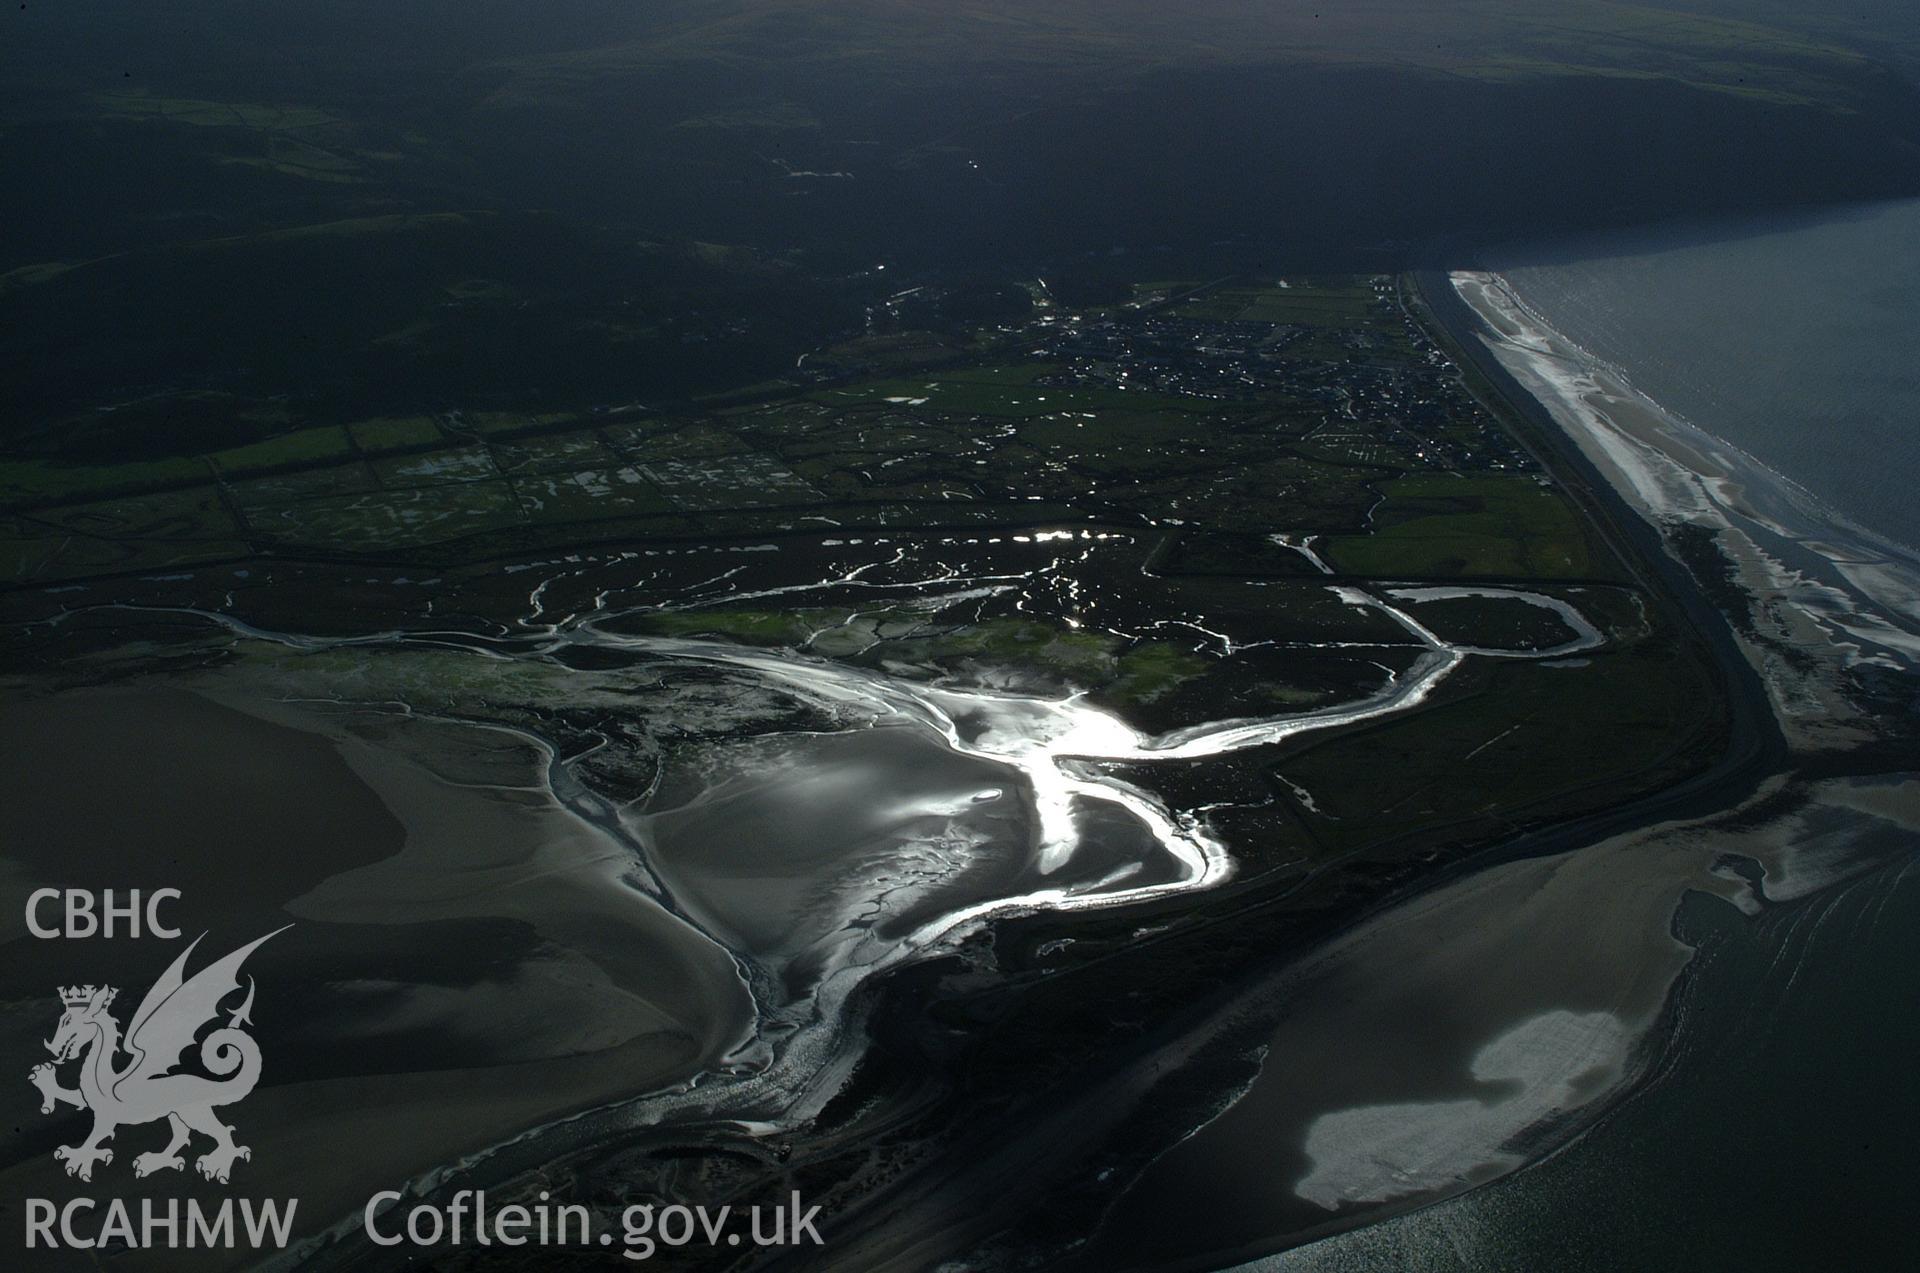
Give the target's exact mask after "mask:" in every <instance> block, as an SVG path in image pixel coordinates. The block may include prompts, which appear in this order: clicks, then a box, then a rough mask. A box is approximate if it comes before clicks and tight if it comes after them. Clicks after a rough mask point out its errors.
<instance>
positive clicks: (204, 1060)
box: [28, 928, 287, 1184]
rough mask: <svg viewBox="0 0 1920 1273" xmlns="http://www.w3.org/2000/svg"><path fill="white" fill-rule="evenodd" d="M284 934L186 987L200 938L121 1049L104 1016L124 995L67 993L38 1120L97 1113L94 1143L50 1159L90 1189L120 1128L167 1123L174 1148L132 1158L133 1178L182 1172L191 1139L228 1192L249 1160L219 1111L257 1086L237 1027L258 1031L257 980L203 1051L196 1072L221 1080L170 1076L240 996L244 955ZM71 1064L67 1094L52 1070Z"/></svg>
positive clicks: (210, 968) (38, 1069) (253, 1051)
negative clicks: (75, 1072) (75, 1111)
mask: <svg viewBox="0 0 1920 1273" xmlns="http://www.w3.org/2000/svg"><path fill="white" fill-rule="evenodd" d="M285 931H287V930H286V929H285V928H280V929H276V930H274V931H273V932H271V933H268V934H267V936H266V937H262V938H260V939H259V940H258V941H254V942H249V943H248V944H247V945H245V946H242V947H241V948H240V949H239V950H236V951H234V952H233V953H232V954H231V955H228V956H227V957H226V958H225V959H222V960H219V961H217V962H215V963H211V964H208V965H207V966H206V967H205V968H202V969H201V970H200V971H199V972H197V973H195V974H194V975H193V976H192V977H191V978H186V977H183V975H182V974H183V973H184V972H185V971H186V966H187V956H189V955H191V954H192V953H193V948H194V946H198V945H199V944H200V938H195V939H194V941H193V944H192V945H190V946H188V947H187V948H186V949H185V950H184V951H182V952H181V953H180V957H179V958H178V959H176V960H174V961H173V966H172V967H170V968H168V969H167V971H166V972H165V973H163V974H161V977H160V980H158V981H156V982H154V983H153V988H152V989H151V990H149V991H147V997H146V998H144V999H142V1000H141V1001H140V1007H139V1009H138V1010H136V1011H135V1012H134V1014H133V1019H132V1020H131V1021H129V1022H128V1023H127V1035H126V1039H125V1040H124V1041H122V1039H121V1037H120V1023H119V1022H117V1021H115V1020H114V1019H113V1016H112V1015H111V1014H110V1013H109V1012H108V1011H107V1009H108V1008H110V1007H112V1006H113V997H114V995H116V994H118V993H119V992H118V991H116V990H115V989H114V988H113V987H112V986H99V987H94V986H69V987H63V988H62V989H61V991H60V1001H61V1002H62V1003H63V1004H65V1005H66V1009H67V1010H66V1012H65V1013H64V1014H63V1015H62V1016H61V1018H60V1028H59V1029H57V1030H55V1031H54V1034H53V1038H52V1040H51V1041H49V1042H48V1044H47V1051H49V1052H51V1053H53V1061H52V1062H51V1063H43V1064H40V1065H36V1066H35V1067H34V1068H33V1071H32V1073H31V1074H29V1075H28V1078H29V1080H30V1081H31V1082H32V1083H33V1085H34V1086H35V1087H37V1088H39V1089H40V1095H41V1098H42V1099H41V1102H40V1112H41V1113H43V1114H51V1113H52V1112H53V1109H54V1106H56V1105H73V1106H77V1107H80V1108H84V1109H90V1110H92V1111H93V1132H92V1134H91V1135H89V1136H88V1137H87V1138H86V1140H85V1141H83V1142H81V1143H80V1144H78V1145H62V1146H61V1147H60V1148H58V1149H56V1150H54V1151H53V1156H54V1157H55V1158H57V1159H60V1160H61V1161H62V1162H65V1163H66V1164H67V1174H68V1175H69V1176H78V1177H80V1179H82V1180H91V1179H93V1165H94V1164H95V1163H110V1162H112V1161H113V1151H112V1150H111V1149H107V1148H105V1147H104V1144H103V1142H105V1141H107V1140H110V1139H112V1137H113V1133H114V1130H115V1129H116V1128H118V1127H121V1126H123V1125H127V1124H132V1123H151V1122H153V1121H155V1120H156V1119H161V1118H164V1119H166V1120H167V1122H168V1124H169V1125H170V1126H171V1127H172V1128H173V1139H172V1140H170V1141H169V1142H168V1143H167V1147H166V1148H165V1149H161V1150H156V1151H154V1152H151V1153H145V1154H141V1155H140V1156H138V1157H137V1158H135V1159H134V1160H133V1174H134V1175H136V1176H149V1175H152V1174H153V1173H154V1172H156V1171H178V1170H180V1169H181V1168H183V1167H184V1166H186V1162H185V1160H184V1159H183V1158H182V1157H181V1156H180V1151H181V1150H182V1149H184V1148H186V1146H187V1142H188V1141H189V1140H191V1139H192V1136H193V1133H194V1132H199V1133H201V1134H202V1135H205V1136H210V1137H212V1138H213V1142H214V1144H213V1148H212V1149H210V1150H208V1151H207V1152H206V1153H204V1154H202V1155H201V1156H200V1158H199V1159H198V1160H197V1161H196V1162H195V1163H194V1166H195V1167H197V1168H198V1169H199V1171H200V1174H201V1175H203V1176H205V1177H206V1178H207V1179H209V1180H217V1181H219V1182H220V1183H221V1184H225V1183H227V1177H228V1176H229V1174H231V1172H232V1171H233V1164H234V1162H235V1161H236V1160H238V1159H242V1158H251V1157H253V1151H251V1150H249V1149H248V1148H247V1147H246V1146H245V1145H236V1144H234V1143H233V1128H231V1127H229V1126H227V1125H226V1124H225V1123H223V1122H221V1121H220V1120H219V1118H218V1117H216V1116H215V1115H214V1112H213V1111H214V1109H215V1108H216V1107H218V1106H222V1105H231V1104H233V1103H234V1102H235V1101H238V1100H241V1099H242V1098H244V1097H245V1096H246V1095H247V1093H249V1092H251V1091H253V1086H254V1084H255V1083H258V1082H259V1081H260V1045H259V1044H258V1043H255V1042H254V1041H253V1036H252V1035H250V1034H248V1033H247V1032H246V1031H245V1030H242V1029H241V1028H240V1027H241V1026H243V1025H252V1024H253V1022H252V1021H251V1020H250V1019H249V1017H248V1015H247V1014H248V1013H249V1012H251V1011H252V1009H253V978H251V977H249V978H247V997H246V999H245V1001H244V1002H242V1003H241V1005H240V1006H239V1007H238V1008H235V1009H233V1010H231V1012H230V1013H229V1014H228V1017H227V1024H226V1025H224V1026H222V1027H220V1028H219V1029H216V1030H214V1031H213V1032H212V1033H210V1034H208V1035H207V1037H206V1038H205V1039H203V1040H202V1041H201V1043H200V1064H201V1065H202V1066H203V1067H205V1069H206V1070H207V1072H208V1073H209V1074H212V1075H215V1076H216V1077H214V1078H206V1077H204V1076H202V1075H199V1074H192V1073H187V1074H173V1073H169V1071H171V1070H172V1069H173V1068H174V1067H175V1066H177V1065H179V1064H180V1061H181V1057H182V1054H183V1053H184V1052H185V1051H186V1050H187V1049H188V1048H189V1047H191V1046H192V1045H193V1041H194V1037H195V1036H196V1035H198V1034H199V1033H200V1031H201V1029H202V1028H203V1027H205V1026H206V1025H207V1024H208V1023H209V1022H211V1021H213V1020H214V1019H215V1018H216V1017H217V1016H219V1014H220V1001H221V1000H222V999H225V998H226V997H227V996H228V995H230V994H232V993H233V992H234V991H236V990H238V989H239V988H240V982H239V979H238V975H239V971H240V965H241V964H242V963H243V962H245V960H246V958H247V956H248V955H251V954H252V953H253V952H254V950H255V949H257V948H258V947H259V946H260V944H261V943H262V942H264V941H266V940H267V938H269V937H275V936H278V935H279V934H280V933H284V932H285ZM201 936H202V937H204V936H205V934H204V933H203V934H201ZM123 1051H124V1052H125V1053H126V1054H127V1056H128V1057H129V1058H130V1060H128V1062H127V1063H126V1065H124V1066H122V1067H120V1068H115V1064H114V1062H115V1058H116V1057H117V1056H118V1055H119V1054H120V1053H121V1052H123ZM75 1057H80V1058H81V1060H80V1086H79V1087H77V1088H70V1087H61V1086H60V1080H59V1076H58V1074H57V1072H56V1070H55V1067H56V1066H59V1065H64V1064H65V1063H66V1062H68V1061H71V1060H73V1059H74V1058H75Z"/></svg>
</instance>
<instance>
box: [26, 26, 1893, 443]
mask: <svg viewBox="0 0 1920 1273" xmlns="http://www.w3.org/2000/svg"><path fill="white" fill-rule="evenodd" d="M1704 3H1705V0H1693V2H1689V0H1673V2H1672V3H1669V4H1667V5H1665V6H1663V7H1660V8H1646V7H1639V6H1631V5H1624V4H1616V3H1611V2H1609V0H1553V2H1551V3H1549V2H1548V0H1445V2H1442V0H1360V2H1357V3H1343V4H1341V5H1339V6H1328V7H1327V11H1326V12H1324V13H1315V12H1313V11H1312V8H1313V7H1312V6H1307V5H1287V6H1271V5H1251V6H1250V5H1246V4H1242V3H1234V2H1230V0H1196V2H1194V3H1188V4H1183V5H1181V6H1179V7H1178V12H1177V14H1175V13H1173V12H1172V11H1170V10H1168V9H1167V8H1166V7H1165V6H1161V5H1155V4H1150V3H1147V2H1146V0H1053V2H1052V3H1049V4H1046V5H1041V6H1036V5H1033V4H1018V3H1012V2H1011V0H991V2H989V3H984V4H979V5H974V6H968V7H967V8H965V9H964V11H959V12H956V11H955V7H954V6H952V5H949V4H944V3H934V2H933V0H809V2H808V3H798V2H795V0H736V2H726V0H682V2H678V3H661V4H644V5H643V4H630V3H623V2H619V0H553V2H552V3H545V4H540V5H531V4H528V3H526V2H525V0H411V2H409V3H401V4H394V3H371V2H364V0H348V2H343V3H338V4H330V5H324V6H316V5H311V4H306V3H303V2H299V0H259V2H248V3H241V2H240V0H204V2H202V3H198V4H195V5H193V6H190V7H189V8H187V9H185V10H182V9H181V8H179V7H177V6H169V7H167V8H165V9H164V10H162V9H156V8H155V7H154V6H151V5H145V4H139V3H135V2H133V0H102V2H101V3H97V4H90V5H87V6H85V7H84V8H74V7H68V6H32V7H30V8H29V9H27V10H25V11H10V12H8V13H7V14H6V17H5V22H6V24H7V28H8V31H7V38H6V39H5V40H3V41H0V68H3V69H4V71H5V75H4V79H3V80H0V83H4V84H5V85H6V88H5V89H0V164H4V165H5V167H6V170H7V171H10V172H32V173H35V174H37V176H36V178H35V179H34V180H32V181H13V182H8V183H6V184H5V188H4V190H0V222H4V224H6V225H7V227H8V233H7V236H6V241H5V243H4V245H0V332H4V333H5V335H4V336H0V382H3V383H4V384H5V385H6V397H5V399H4V414H3V415H0V420H4V423H3V424H0V445H5V446H7V447H8V448H10V449H12V450H13V451H14V452H15V453H21V452H30V453H35V454H62V453H65V452H66V451H67V449H68V447H69V446H71V447H72V448H74V450H75V452H76V453H77V454H80V455H84V456H85V457H86V458H90V459H93V460H96V461H98V460H102V459H125V458H151V457H152V455H153V454H154V453H155V451H162V452H164V451H165V450H166V449H167V448H168V447H170V446H172V439H176V438H177V439H179V440H180V445H181V453H188V454H191V453H198V452H200V451H204V450H207V449H212V448H217V447H221V446H231V445H237V444H241V443H244V442H247V441H251V440H255V439H257V438H259V437H262V436H269V435H272V434H275V433H279V432H285V431H289V430H291V429H294V428H299V427H303V426H307V425H312V424H323V423H338V422H341V421H344V420H350V419H354V418H364V417H367V416H372V415H386V414H405V413H408V412H412V411H420V410H436V409H444V408H446V407H448V406H450V405H467V406H475V405H493V406H498V407H509V408H511V407H529V406H535V405H543V406H576V407H577V406H583V405H587V404H589V403H594V402H605V401H622V400H630V399H631V398H634V397H649V398H650V397H658V396H661V395H673V394H680V393H686V392H694V391H698V390H700V389H703V388H713V387H716V386H719V385H721V384H724V383H727V382H732V383H739V382H740V380H741V379H743V378H745V379H752V378H754V377H756V376H758V375H762V374H767V373H770V372H772V371H775V370H778V369H780V368H783V367H787V366H791V364H792V361H793V359H794V358H795V357H796V356H797V355H798V354H799V353H800V352H801V351H803V350H805V349H808V348H812V347H814V346H816V345H818V344H819V343H821V341H822V339H823V337H824V336H825V335H827V334H828V333H831V332H834V331H840V330H845V329H846V328H848V327H849V326H857V325H858V323H859V322H860V319H861V315H862V313H863V311H864V310H865V308H866V307H867V306H868V305H870V304H872V303H873V302H874V301H875V300H877V299H878V298H880V297H883V296H885V295H887V294H889V293H890V292H892V291H895V290H898V288H900V287H903V286H908V285H910V283H905V282H902V281H901V280H902V279H903V278H909V279H911V278H913V276H914V275H915V274H916V272H918V273H919V274H921V275H924V273H925V272H926V271H930V270H935V269H938V270H940V271H941V272H942V274H943V276H945V277H948V278H951V277H952V276H953V275H954V274H956V273H960V274H966V273H976V274H985V275H990V276H993V277H997V278H1000V279H1005V278H1007V277H1009V276H1010V275H1014V274H1017V273H1019V272H1027V273H1032V272H1038V271H1041V270H1045V271H1046V272H1047V274H1048V276H1049V278H1050V279H1052V280H1053V281H1054V283H1055V286H1056V287H1057V288H1060V289H1062V290H1063V292H1064V291H1065V290H1067V289H1070V288H1071V287H1072V286H1073V285H1075V283H1076V281H1085V282H1098V281H1099V280H1100V277H1101V275H1102V274H1103V273H1104V272H1105V270H1106V268H1107V267H1106V263H1107V262H1110V261H1111V262H1113V263H1115V264H1118V263H1121V262H1125V263H1127V266H1128V268H1127V269H1126V271H1125V274H1126V276H1127V277H1129V278H1134V279H1138V278H1140V277H1143V273H1142V270H1141V269H1140V268H1139V262H1138V261H1137V260H1130V258H1132V257H1135V256H1137V255H1138V254H1140V253H1143V252H1144V253H1150V254H1152V256H1153V261H1154V269H1153V270H1152V271H1150V272H1152V273H1160V272H1161V271H1162V270H1170V271H1173V272H1175V273H1177V272H1179V271H1181V270H1190V269H1192V268H1194V267H1193V266H1192V265H1190V264H1186V263H1185V262H1188V261H1192V260H1193V258H1194V256H1195V254H1204V253H1209V252H1213V253H1217V252H1218V251H1219V250H1221V248H1222V245H1223V244H1225V243H1227V242H1229V241H1235V242H1241V243H1257V244H1260V245H1264V246H1266V247H1269V248H1273V249H1284V251H1285V254H1286V257H1287V259H1288V261H1289V263H1290V268H1325V269H1330V270H1347V269H1356V270H1357V269H1369V270H1370V269H1386V268H1399V267H1402V266H1405V265H1408V264H1428V263H1435V262H1441V263H1444V261H1442V258H1447V259H1456V258H1457V257H1458V256H1459V255H1460V254H1462V253H1464V252H1467V251H1470V250H1471V249H1472V248H1473V246H1474V245H1476V244H1480V243H1486V242H1491V241H1497V240H1503V239H1508V238H1511V237H1513V236H1515V235H1517V234H1523V233H1524V234H1539V233H1543V232H1553V231H1570V230H1577V229H1586V228H1601V227H1608V226H1616V225H1624V224H1636V223H1643V222H1646V221H1649V220H1653V219H1658V218H1674V217H1686V216H1695V215H1708V214H1714V213H1723V212H1733V211H1752V210H1755V209H1761V208H1777V207H1785V206H1796V205H1809V204H1817V203H1826V202H1833V201H1840V200H1850V199H1863V198H1872V197H1880V196H1891V195H1898V194H1905V193H1910V192H1914V191H1920V91H1916V89H1915V87H1914V85H1913V84H1912V82H1910V80H1909V79H1908V78H1907V77H1906V76H1905V75H1904V74H1903V72H1902V71H1901V69H1899V68H1901V67H1903V66H1904V65H1906V64H1907V59H1906V58H1905V57H1904V55H1903V54H1902V53H1901V52H1900V51H1899V50H1898V49H1894V50H1886V49H1875V51H1874V52H1873V53H1872V54H1871V55H1868V54H1863V53H1860V52H1856V51H1853V44H1854V43H1857V33H1855V32H1853V31H1852V30H1851V29H1850V28H1849V27H1847V26H1846V25H1844V24H1843V23H1842V22H1841V20H1840V19H1838V18H1835V19H1834V20H1833V21H1832V22H1830V23H1827V24H1826V25H1825V26H1824V27H1823V26H1822V23H1821V21H1820V20H1817V19H1816V18H1814V17H1812V16H1810V15H1807V14H1798V15H1795V14H1790V13H1788V12H1786V11H1785V10H1780V11H1778V12H1775V11H1773V10H1767V11H1766V12H1768V13H1769V14H1770V15H1771V20H1775V21H1778V22H1780V23H1781V24H1782V25H1780V26H1761V25H1756V24H1754V23H1752V22H1746V21H1739V20H1734V19H1730V18H1725V17H1716V16H1708V15H1705V14H1702V13H1700V12H1698V11H1697V10H1699V9H1700V8H1701V7H1702V6H1703V4H1704ZM1722 7H1724V6H1722ZM1850 42H1852V43H1850ZM1860 47H1865V46H1864V45H1861V46H1860ZM719 245H726V246H725V247H721V246H719ZM1116 252H1118V253H1121V254H1123V255H1118V256H1116V255H1114V254H1115V253H1116ZM1183 258H1184V259H1183ZM883 262H884V263H888V264H889V270H888V271H886V272H881V271H877V270H876V269H875V267H876V266H877V265H879V264H881V263H883ZM1063 299H1066V300H1069V302H1071V299H1072V298H1071V296H1067V295H1064V294H1063ZM456 394H458V395H460V396H461V397H462V402H461V403H459V404H456V403H453V402H450V401H449V399H450V398H452V397H453V396H454V395H456ZM560 398H566V399H578V401H566V402H557V401H556V399H560ZM129 403H139V404H142V405H141V407H140V409H139V410H138V411H136V412H134V413H133V414H131V415H123V416H121V418H120V420H119V421H118V422H116V423H117V426H118V427H115V428H110V429H106V430H105V431H104V433H103V431H102V428H101V425H102V421H101V419H100V412H101V409H102V408H106V407H118V408H122V409H124V408H125V407H126V405H127V404H129ZM81 424H84V425H85V426H86V427H85V428H79V427H76V426H78V425H81ZM129 435H132V436H129ZM143 439H144V440H143Z"/></svg>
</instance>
